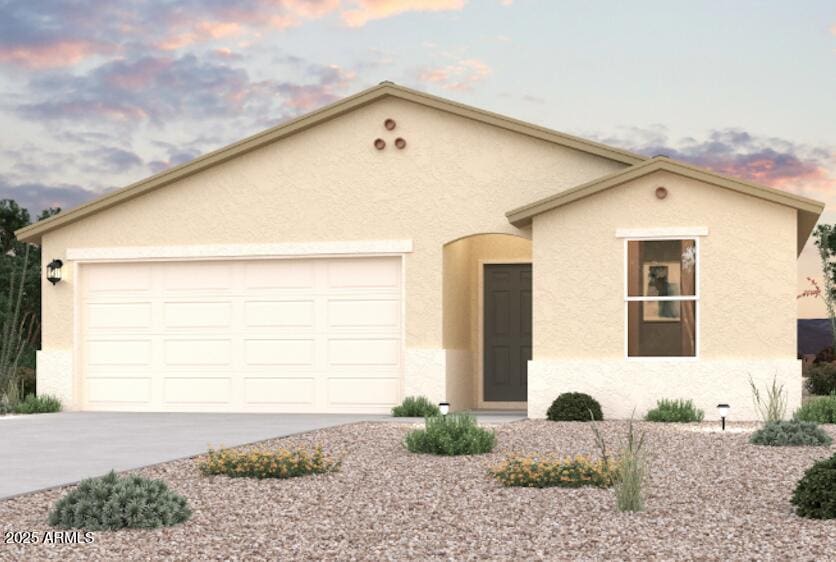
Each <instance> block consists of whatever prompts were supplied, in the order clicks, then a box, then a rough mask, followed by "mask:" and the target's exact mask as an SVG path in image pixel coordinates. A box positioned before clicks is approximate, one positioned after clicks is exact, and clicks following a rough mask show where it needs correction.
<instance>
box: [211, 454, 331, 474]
mask: <svg viewBox="0 0 836 562" xmlns="http://www.w3.org/2000/svg"><path fill="white" fill-rule="evenodd" d="M339 466H340V463H339V461H336V460H333V459H332V458H330V457H329V456H328V455H326V454H325V453H323V452H322V448H320V447H317V448H316V449H314V451H313V452H312V453H311V452H309V451H307V450H305V449H295V450H288V449H276V450H259V449H257V450H249V451H239V450H235V449H219V450H217V451H216V450H214V449H210V450H209V453H208V454H207V455H206V458H204V459H203V460H201V461H200V462H199V463H198V468H199V469H200V472H201V473H203V474H204V475H206V476H210V475H217V474H221V475H224V476H231V477H233V478H259V479H261V478H293V477H295V476H306V475H308V474H325V473H327V472H333V471H335V470H337V469H338V468H339Z"/></svg>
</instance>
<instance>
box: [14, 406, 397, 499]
mask: <svg viewBox="0 0 836 562" xmlns="http://www.w3.org/2000/svg"><path fill="white" fill-rule="evenodd" d="M385 419H391V418H389V416H385V415H378V416H375V415H352V414H167V413H166V414H163V413H110V412H107V413H105V412H62V413H58V414H41V415H33V416H15V417H0V453H2V459H3V460H2V462H0V498H5V497H8V496H15V495H18V494H24V493H27V492H33V491H35V490H40V489H43V488H51V487H53V486H59V485H62V484H70V483H73V482H77V481H79V480H82V479H84V478H88V477H91V476H99V475H101V474H104V473H106V472H108V471H109V470H111V469H115V470H117V471H120V470H127V469H131V468H139V467H142V466H147V465H150V464H156V463H160V462H164V461H170V460H174V459H179V458H183V457H190V456H194V455H198V454H201V453H203V452H205V451H206V449H207V448H208V447H209V446H210V445H211V446H213V447H219V446H234V445H243V444H245V443H251V442H253V441H261V440H264V439H269V438H272V437H280V436H285V435H290V434H293V433H301V432H305V431H312V430H314V429H321V428H324V427H331V426H335V425H342V424H346V423H353V422H358V421H375V420H385Z"/></svg>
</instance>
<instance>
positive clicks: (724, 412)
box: [717, 404, 731, 431]
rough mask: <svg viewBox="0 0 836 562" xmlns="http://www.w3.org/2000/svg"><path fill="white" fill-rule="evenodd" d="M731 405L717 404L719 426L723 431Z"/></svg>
mask: <svg viewBox="0 0 836 562" xmlns="http://www.w3.org/2000/svg"><path fill="white" fill-rule="evenodd" d="M730 409H731V406H729V405H728V404H717V412H719V414H720V427H722V428H723V431H726V416H728V415H729V410H730Z"/></svg>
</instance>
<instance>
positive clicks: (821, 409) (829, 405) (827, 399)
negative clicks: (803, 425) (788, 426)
mask: <svg viewBox="0 0 836 562" xmlns="http://www.w3.org/2000/svg"><path fill="white" fill-rule="evenodd" d="M792 417H793V419H795V420H798V421H808V422H816V423H836V392H834V393H833V394H831V395H830V396H821V397H817V398H812V399H810V400H809V401H808V402H807V403H806V404H803V405H802V406H801V407H800V408H799V409H798V410H796V411H795V413H794V414H793V416H792Z"/></svg>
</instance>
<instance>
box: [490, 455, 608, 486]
mask: <svg viewBox="0 0 836 562" xmlns="http://www.w3.org/2000/svg"><path fill="white" fill-rule="evenodd" d="M612 464H613V463H612V462H611V461H610V462H605V461H604V460H603V459H601V460H594V461H593V460H591V459H589V458H588V457H584V456H582V455H578V456H576V457H574V458H566V459H562V460H561V459H558V458H552V457H533V456H528V457H521V456H517V455H511V456H509V457H508V458H506V459H505V460H504V461H502V463H500V464H498V465H497V466H495V467H493V468H491V469H490V471H489V473H490V475H491V476H493V477H494V478H496V479H497V480H499V481H500V482H501V483H502V484H503V485H505V486H525V487H528V488H548V487H552V486H559V487H561V488H580V487H581V486H596V487H598V488H607V487H609V486H612V481H613V478H612V473H613V471H614V470H616V469H617V467H613V466H612Z"/></svg>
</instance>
